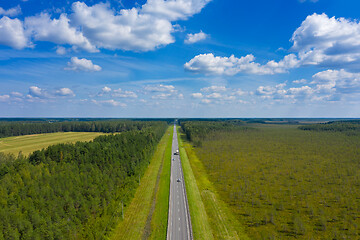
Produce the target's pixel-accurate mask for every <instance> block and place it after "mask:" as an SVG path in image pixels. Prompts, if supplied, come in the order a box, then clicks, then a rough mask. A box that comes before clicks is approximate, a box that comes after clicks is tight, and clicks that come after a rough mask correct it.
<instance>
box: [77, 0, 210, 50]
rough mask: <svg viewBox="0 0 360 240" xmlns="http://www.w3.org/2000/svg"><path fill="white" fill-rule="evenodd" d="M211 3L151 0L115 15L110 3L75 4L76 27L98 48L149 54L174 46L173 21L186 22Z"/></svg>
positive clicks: (194, 0)
mask: <svg viewBox="0 0 360 240" xmlns="http://www.w3.org/2000/svg"><path fill="white" fill-rule="evenodd" d="M207 2H209V1H204V0H168V1H164V0H148V1H147V2H146V3H145V4H144V5H143V6H142V7H141V8H132V9H122V10H121V11H120V12H119V13H115V12H114V10H112V9H111V8H110V5H109V4H108V3H99V4H96V5H93V6H87V5H86V4H85V3H82V2H75V3H73V5H72V9H73V12H74V13H73V14H72V19H73V21H74V24H76V25H79V26H82V29H83V33H84V35H85V36H86V37H87V38H88V39H89V40H90V41H91V42H92V43H94V44H95V45H96V46H97V47H100V48H106V49H122V50H127V51H150V50H154V49H156V48H159V47H161V46H165V45H168V44H171V43H173V42H174V41H175V40H174V37H173V36H172V35H171V33H172V32H174V27H173V25H172V23H171V21H176V20H180V19H186V18H187V17H190V16H192V15H194V14H195V13H198V12H200V11H201V9H202V8H203V7H204V6H205V5H206V3H207Z"/></svg>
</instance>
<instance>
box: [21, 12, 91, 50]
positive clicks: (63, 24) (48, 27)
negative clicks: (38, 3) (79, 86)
mask: <svg viewBox="0 0 360 240" xmlns="http://www.w3.org/2000/svg"><path fill="white" fill-rule="evenodd" d="M24 25H25V29H26V33H27V35H28V36H32V37H33V38H34V39H35V40H36V41H48V42H53V43H56V44H70V45H73V46H74V47H76V48H81V49H84V50H87V51H89V52H96V51H97V49H96V47H95V46H94V45H92V44H91V43H90V42H89V40H88V39H87V38H86V37H85V36H84V35H83V33H82V32H81V31H79V30H77V29H76V28H75V27H72V26H70V19H69V18H68V17H67V15H66V14H64V13H63V14H61V15H60V18H59V19H51V18H50V15H49V14H48V13H41V14H40V15H37V16H33V17H27V18H25V24H24Z"/></svg>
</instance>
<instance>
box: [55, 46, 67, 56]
mask: <svg viewBox="0 0 360 240" xmlns="http://www.w3.org/2000/svg"><path fill="white" fill-rule="evenodd" d="M66 52H67V50H66V48H64V47H62V46H57V47H56V53H57V54H59V55H65V54H66Z"/></svg>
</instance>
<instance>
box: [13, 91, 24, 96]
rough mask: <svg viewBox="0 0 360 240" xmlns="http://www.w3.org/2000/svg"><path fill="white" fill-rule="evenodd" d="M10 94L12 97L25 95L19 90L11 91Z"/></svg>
mask: <svg viewBox="0 0 360 240" xmlns="http://www.w3.org/2000/svg"><path fill="white" fill-rule="evenodd" d="M10 95H11V96H12V97H22V96H24V95H23V94H22V93H19V92H11V93H10Z"/></svg>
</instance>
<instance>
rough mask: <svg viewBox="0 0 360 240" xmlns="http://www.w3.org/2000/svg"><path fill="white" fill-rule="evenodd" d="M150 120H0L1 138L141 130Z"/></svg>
mask: <svg viewBox="0 0 360 240" xmlns="http://www.w3.org/2000/svg"><path fill="white" fill-rule="evenodd" d="M147 122H149V121H131V120H99V121H95V120H93V121H87V120H83V121H75V120H74V121H72V119H69V121H65V120H64V119H62V120H61V121H60V120H57V119H55V120H54V119H49V120H48V121H44V120H41V121H40V119H36V121H35V122H32V121H15V120H13V121H0V138H1V137H11V136H21V135H29V134H40V133H54V132H104V133H115V132H124V131H129V130H141V129H142V128H143V127H144V126H146V125H147V124H146V123H147Z"/></svg>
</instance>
